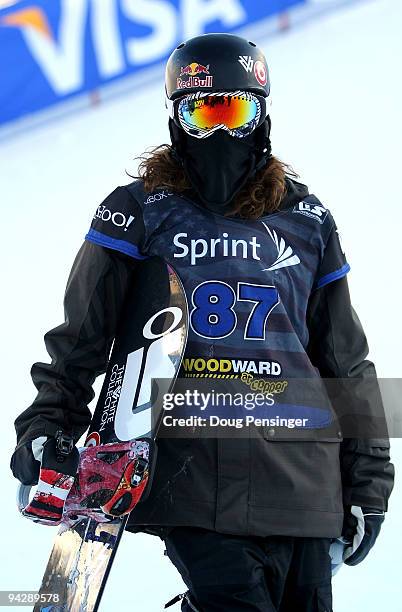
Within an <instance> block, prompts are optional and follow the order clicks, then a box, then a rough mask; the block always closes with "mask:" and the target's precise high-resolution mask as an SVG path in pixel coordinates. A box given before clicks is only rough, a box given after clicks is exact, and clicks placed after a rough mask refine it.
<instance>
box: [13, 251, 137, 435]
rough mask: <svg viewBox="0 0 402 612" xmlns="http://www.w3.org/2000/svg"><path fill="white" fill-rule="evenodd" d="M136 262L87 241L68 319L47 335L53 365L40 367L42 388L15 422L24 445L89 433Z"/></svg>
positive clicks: (35, 371) (35, 372) (73, 278)
mask: <svg viewBox="0 0 402 612" xmlns="http://www.w3.org/2000/svg"><path fill="white" fill-rule="evenodd" d="M136 265H137V264H136V262H135V261H134V260H133V259H132V258H130V257H128V256H127V255H124V254H122V253H119V252H117V251H114V250H110V249H107V248H104V247H102V246H98V245H96V244H93V243H91V242H88V241H85V243H84V244H83V246H82V247H81V249H80V250H79V252H78V254H77V256H76V259H75V261H74V264H73V267H72V270H71V273H70V276H69V279H68V282H67V288H66V292H65V297H64V311H65V321H64V323H62V324H61V325H60V326H59V327H56V328H55V329H52V330H50V331H49V332H47V334H46V335H45V344H46V348H47V351H48V353H49V355H50V357H51V363H50V364H48V363H35V364H34V365H33V367H32V370H31V375H32V380H33V382H34V385H35V386H36V388H37V390H38V394H37V397H36V399H35V400H34V402H33V404H32V405H31V406H30V407H29V408H27V409H26V410H25V411H24V412H23V413H22V414H21V415H20V416H19V417H18V418H17V419H16V421H15V428H16V432H17V443H18V445H20V444H23V443H24V441H26V440H28V439H34V438H36V437H37V436H41V435H54V434H55V432H56V431H57V429H60V427H62V428H63V429H64V430H65V431H68V432H71V433H72V434H73V436H74V438H75V440H76V441H77V440H78V439H79V438H80V437H81V435H82V434H83V433H84V432H85V430H86V429H87V427H88V425H89V423H90V420H91V413H90V411H89V409H88V404H89V402H90V401H91V400H92V399H93V397H94V392H93V389H92V385H93V383H94V380H95V378H96V377H97V376H99V375H100V374H102V373H104V372H105V370H106V366H107V362H108V357H109V353H110V349H111V346H112V343H113V339H114V335H115V330H116V325H117V321H118V317H119V313H120V310H121V307H122V304H123V301H124V297H125V294H126V290H127V287H128V284H129V282H130V278H131V275H132V274H133V273H134V270H135V266H136Z"/></svg>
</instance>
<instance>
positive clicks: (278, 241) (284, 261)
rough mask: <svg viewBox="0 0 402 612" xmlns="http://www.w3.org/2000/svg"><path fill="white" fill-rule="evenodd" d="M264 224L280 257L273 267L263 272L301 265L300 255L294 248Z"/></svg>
mask: <svg viewBox="0 0 402 612" xmlns="http://www.w3.org/2000/svg"><path fill="white" fill-rule="evenodd" d="M262 224H263V226H264V227H265V229H266V230H267V232H268V234H269V236H270V238H271V240H272V241H273V243H274V244H275V246H276V249H277V251H278V256H277V258H276V259H275V261H274V263H273V264H272V266H270V267H269V268H264V270H262V271H263V272H269V271H271V270H279V269H280V268H286V267H288V266H297V265H298V264H299V263H300V258H299V257H298V255H295V253H294V251H293V249H292V247H291V246H289V245H287V244H286V242H285V240H284V239H283V238H282V237H279V236H278V234H277V233H276V231H275V230H271V229H270V228H269V227H268V225H266V223H264V221H262Z"/></svg>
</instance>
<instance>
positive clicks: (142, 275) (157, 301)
mask: <svg viewBox="0 0 402 612" xmlns="http://www.w3.org/2000/svg"><path fill="white" fill-rule="evenodd" d="M120 320H121V325H120V326H119V329H118V330H117V333H116V338H115V341H114V346H113V349H112V351H111V355H110V359H109V364H108V368H107V371H106V375H105V380H104V383H103V386H102V390H101V392H100V395H99V399H98V401H97V404H96V408H95V411H94V414H93V418H92V421H91V425H90V427H89V432H88V435H87V438H86V443H85V446H97V445H99V444H109V443H113V442H124V441H135V444H136V445H139V447H141V445H142V447H143V449H144V450H143V453H144V458H145V459H147V461H148V465H149V466H150V472H152V466H153V465H154V464H155V456H153V455H154V453H155V449H156V448H157V445H156V444H155V438H156V435H157V431H158V426H159V423H160V421H161V418H162V415H163V410H162V403H161V401H160V400H161V395H162V394H163V393H168V392H170V391H171V390H172V388H173V385H174V382H175V379H176V377H177V374H178V372H179V369H180V365H181V361H182V357H183V353H184V349H185V346H186V341H187V334H188V307H187V300H186V295H185V292H184V289H183V286H182V284H181V281H180V278H179V276H178V275H177V273H176V272H175V271H174V269H173V268H172V267H171V266H169V265H167V264H166V263H165V262H164V261H162V260H160V259H159V258H151V259H149V260H145V261H143V262H141V264H139V265H138V266H137V269H136V274H135V280H134V282H133V285H132V287H130V290H129V292H128V295H127V298H126V301H125V304H124V307H123V312H122V315H121V318H120ZM140 450H141V449H140ZM151 481H152V473H150V474H149V477H148V482H147V485H146V488H145V490H144V492H143V496H142V499H145V497H146V496H147V492H149V488H150V486H151ZM139 503H141V501H140V502H139ZM77 518H78V517H77ZM99 518H100V517H99ZM108 518H110V520H108V522H103V521H104V520H105V517H104V516H103V517H102V520H98V519H97V517H96V515H95V516H91V517H85V518H82V519H81V520H77V522H75V523H74V524H73V525H72V526H70V527H69V528H67V527H66V526H65V525H62V526H61V527H60V530H59V532H58V534H57V536H56V540H55V543H54V546H53V549H52V552H51V554H50V558H49V561H48V564H47V567H46V570H45V573H44V576H43V580H42V584H41V587H40V591H39V593H40V594H49V593H51V594H53V600H52V603H51V604H50V603H47V604H40V603H38V604H36V606H35V608H34V612H67V611H69V612H70V611H73V612H96V610H98V608H99V604H100V601H101V597H102V594H103V591H104V588H105V585H106V581H107V579H108V576H109V572H110V569H111V567H112V564H113V560H114V557H115V554H116V551H117V548H118V545H119V542H120V539H121V537H122V534H123V532H124V530H125V527H126V525H127V522H128V516H125V517H123V518H113V517H108Z"/></svg>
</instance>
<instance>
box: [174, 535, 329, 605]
mask: <svg viewBox="0 0 402 612" xmlns="http://www.w3.org/2000/svg"><path fill="white" fill-rule="evenodd" d="M330 542H331V540H330V539H327V538H296V537H289V536H275V537H271V536H270V537H266V538H261V537H248V536H246V537H245V536H231V535H224V534H220V533H216V532H213V531H207V530H205V529H198V528H193V527H176V528H174V529H173V530H172V531H171V532H170V534H169V535H168V536H167V537H166V539H165V545H166V551H167V555H168V556H169V558H170V560H171V561H172V563H173V564H174V565H175V566H176V568H177V569H178V571H179V572H180V574H181V576H182V578H183V580H184V582H185V584H186V585H187V587H188V589H189V592H188V594H187V595H186V597H185V598H184V599H183V600H182V608H181V609H182V610H183V611H185V612H192V611H194V610H196V611H197V612H218V611H219V612H246V611H247V612H332V592H331V561H330V557H329V546H330Z"/></svg>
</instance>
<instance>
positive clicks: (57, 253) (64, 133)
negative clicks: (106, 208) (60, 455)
mask: <svg viewBox="0 0 402 612" xmlns="http://www.w3.org/2000/svg"><path fill="white" fill-rule="evenodd" d="M401 22H402V3H400V2H395V0H376V1H371V2H366V3H361V4H358V5H355V6H352V7H349V8H345V9H343V10H341V11H339V12H337V13H333V14H330V15H326V16H325V17H324V18H322V19H320V20H315V21H313V22H310V23H309V24H304V25H303V27H300V28H298V29H295V30H290V31H288V32H287V33H285V34H284V35H282V36H280V37H273V38H272V39H271V40H266V39H265V40H264V37H262V38H259V40H258V41H257V42H259V43H260V44H261V45H262V46H263V47H264V49H265V50H266V52H267V56H268V59H269V63H270V65H271V78H272V83H273V103H274V106H273V111H272V119H273V133H272V138H273V146H274V152H275V153H276V154H278V155H279V156H280V157H281V158H282V159H283V160H284V161H287V162H290V163H291V164H292V165H293V166H294V168H295V169H296V170H297V171H298V172H299V173H300V175H301V177H302V179H303V180H304V181H305V182H306V183H307V184H309V185H310V187H311V188H312V190H313V192H314V193H316V194H317V195H318V196H319V197H320V199H321V200H322V201H323V202H324V203H325V204H326V205H327V206H329V207H330V208H331V210H332V212H333V213H334V216H335V218H336V220H337V223H338V226H339V228H340V230H341V232H342V237H343V243H344V245H345V247H346V253H347V256H348V260H349V262H350V264H351V266H352V271H351V273H350V275H349V281H350V286H351V294H352V299H353V303H354V305H355V308H356V310H357V312H358V314H359V317H360V319H361V320H362V322H363V325H364V327H365V330H366V333H367V336H368V339H369V343H370V346H371V353H370V357H371V358H372V359H373V360H374V361H375V363H376V366H377V370H378V374H379V376H382V377H398V376H400V374H401V367H400V360H399V350H398V349H399V346H400V345H401V340H402V338H401V329H400V325H399V323H398V322H399V321H400V316H399V306H400V303H401V291H402V290H401V283H400V272H399V260H400V258H401V247H400V235H399V233H400V227H401V225H400V213H399V210H398V207H399V205H400V204H399V200H400V198H399V194H398V192H397V186H396V180H397V176H398V172H399V170H400V163H401V161H402V160H401V153H400V142H401V137H402V134H401V120H400V97H401V93H402V87H401V81H400V79H399V74H400V61H399V60H400V57H401V51H402V39H401V37H400V23H401ZM260 35H261V32H260ZM163 105H164V100H163V87H162V83H161V80H160V79H159V78H155V82H154V84H151V85H149V86H147V88H146V89H144V90H139V89H137V88H136V89H134V90H133V91H131V92H128V93H126V94H125V95H124V96H121V97H119V98H117V97H116V98H113V99H110V100H108V101H107V102H106V103H105V104H103V105H100V106H97V107H95V108H90V109H87V110H84V111H82V112H80V113H77V114H71V115H68V116H65V117H63V119H59V120H54V121H53V122H52V123H51V124H50V125H48V126H47V127H41V128H37V129H35V130H31V131H27V132H26V133H24V134H20V135H19V136H15V137H14V138H8V139H7V140H5V141H4V142H3V143H2V144H0V167H1V174H2V179H1V183H0V198H1V202H2V222H3V231H2V244H1V248H2V250H3V253H2V261H3V299H2V301H1V311H2V312H1V320H2V321H3V329H2V351H1V358H0V359H1V371H2V373H3V390H4V396H3V400H2V414H3V445H2V447H1V450H0V452H1V458H2V465H3V466H4V471H3V473H2V477H1V489H2V499H3V517H4V518H5V519H6V528H5V529H4V530H3V534H2V542H3V550H4V551H6V552H5V555H4V557H3V558H4V559H5V561H4V562H3V564H2V572H1V578H0V589H6V590H10V589H19V590H21V589H32V590H33V589H36V588H37V587H38V586H39V584H40V580H41V576H42V573H43V570H44V567H45V563H46V561H47V557H48V554H49V551H50V548H51V544H52V539H53V536H54V530H53V529H52V528H48V527H41V526H36V525H33V524H31V523H30V522H29V521H27V520H24V519H22V518H20V517H19V515H18V514H17V511H16V509H15V504H14V496H15V488H16V485H15V481H14V480H13V479H12V477H11V475H10V472H9V470H8V462H9V457H10V455H11V452H12V449H13V446H14V432H13V426H12V421H13V420H14V418H15V416H16V415H17V414H18V413H19V412H20V411H21V410H23V409H24V408H25V407H26V406H28V405H29V404H30V402H31V401H32V400H33V398H34V395H35V389H34V387H33V385H32V383H31V381H30V377H29V369H30V366H31V365H32V363H33V362H34V361H38V360H47V353H46V351H45V349H44V345H43V340H42V338H43V334H44V332H45V331H46V330H47V329H49V328H50V327H52V326H55V325H57V324H59V323H60V322H61V320H62V316H63V310H62V295H63V292H64V287H65V283H66V279H67V274H68V271H69V269H70V266H71V263H72V259H73V256H74V253H75V252H76V251H77V250H78V248H79V246H80V244H81V242H82V239H83V236H84V234H85V232H86V230H87V227H88V225H89V223H90V220H91V217H92V214H93V212H94V210H95V207H96V206H97V205H98V204H99V203H100V201H101V200H102V199H103V198H104V197H105V196H106V195H107V194H108V193H109V192H110V191H112V190H113V189H114V188H115V186H116V185H119V184H125V183H126V182H128V178H127V176H126V175H125V173H124V170H125V169H127V170H128V171H129V172H135V169H136V162H135V161H134V157H135V156H137V155H139V154H140V153H141V152H142V151H143V150H144V149H145V148H147V147H150V146H154V145H157V144H160V143H161V142H166V141H167V140H168V132H167V129H166V123H167V118H166V115H165V113H164V111H163ZM97 388H99V382H98V384H97ZM393 456H394V461H395V464H396V466H397V468H398V466H400V465H402V445H401V442H400V441H399V440H394V441H393ZM401 510H402V490H401V486H400V483H399V482H397V485H396V488H395V492H394V494H393V496H392V498H391V504H390V512H389V514H388V516H387V518H386V522H385V524H384V528H383V531H382V534H381V537H380V539H379V541H378V544H377V546H376V548H375V552H373V553H372V554H371V555H370V557H369V558H368V559H367V560H366V562H364V563H363V564H362V565H360V566H358V567H356V568H343V569H342V570H341V572H340V573H339V574H338V576H337V577H336V578H335V580H334V602H335V603H334V610H335V611H336V612H346V611H349V610H352V609H353V612H374V611H377V610H379V609H381V610H387V612H398V611H399V610H400V609H401V607H400V606H401V604H400V601H401V600H402V583H401V580H400V569H399V568H400V551H399V546H398V543H399V541H400V540H398V539H397V537H396V534H399V535H400V533H401V530H400V523H399V516H398V515H399V514H400V512H401ZM183 590H185V589H184V586H183V584H182V583H181V580H180V578H179V577H178V574H177V572H176V570H175V569H174V568H173V566H172V565H171V564H170V562H169V560H168V559H167V558H166V557H164V556H163V546H162V543H161V542H160V541H159V540H158V539H156V538H151V537H149V536H143V535H137V536H132V535H131V534H127V536H126V537H125V538H124V539H123V541H122V544H121V547H120V550H119V552H118V555H117V558H116V562H115V567H114V568H113V571H112V574H111V578H110V583H109V585H108V589H107V592H106V594H105V597H104V600H103V603H102V606H101V610H102V612H109V611H110V610H115V609H134V608H136V609H137V608H138V609H143V610H147V611H149V612H157V611H158V610H161V609H162V608H163V604H164V602H166V601H168V600H169V599H170V598H171V597H173V596H174V595H175V594H176V593H178V592H181V591H183ZM26 609H28V608H26Z"/></svg>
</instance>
